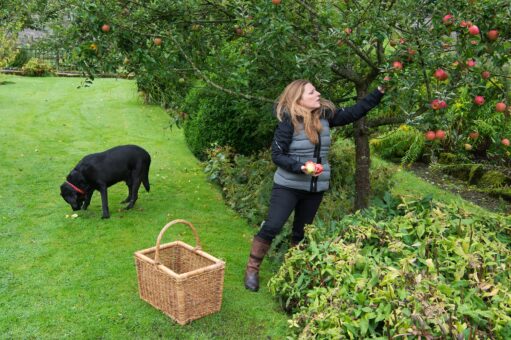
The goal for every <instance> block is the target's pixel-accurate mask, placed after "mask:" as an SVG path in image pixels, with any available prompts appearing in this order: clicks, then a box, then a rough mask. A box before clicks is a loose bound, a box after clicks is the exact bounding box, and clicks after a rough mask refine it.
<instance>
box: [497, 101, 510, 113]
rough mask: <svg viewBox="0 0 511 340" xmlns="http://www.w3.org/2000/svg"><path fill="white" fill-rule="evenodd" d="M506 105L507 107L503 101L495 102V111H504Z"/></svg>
mask: <svg viewBox="0 0 511 340" xmlns="http://www.w3.org/2000/svg"><path fill="white" fill-rule="evenodd" d="M506 107H507V106H506V104H505V103H503V102H500V103H497V104H496V105H495V111H497V112H504V111H506Z"/></svg>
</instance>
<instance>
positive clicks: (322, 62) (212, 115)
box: [54, 0, 511, 209]
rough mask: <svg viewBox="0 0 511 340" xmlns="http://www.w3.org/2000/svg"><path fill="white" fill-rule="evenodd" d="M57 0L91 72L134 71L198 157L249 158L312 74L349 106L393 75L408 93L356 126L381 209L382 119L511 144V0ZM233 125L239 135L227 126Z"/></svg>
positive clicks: (359, 171)
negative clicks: (376, 157)
mask: <svg viewBox="0 0 511 340" xmlns="http://www.w3.org/2000/svg"><path fill="white" fill-rule="evenodd" d="M54 1H55V2H54V4H58V3H61V6H60V7H59V8H60V9H61V12H60V18H61V19H59V22H58V24H59V25H56V26H55V27H54V29H55V33H56V36H60V37H61V39H62V38H66V39H67V41H68V46H69V47H70V48H72V56H73V57H74V58H75V60H76V62H77V63H78V64H79V65H80V66H81V67H82V68H83V69H84V70H85V71H86V72H87V73H88V74H89V76H91V77H92V76H93V75H94V73H95V72H98V71H101V70H115V69H117V68H118V67H119V66H120V65H123V67H124V68H125V69H126V70H127V71H128V72H134V74H135V76H136V79H137V84H138V87H139V89H140V90H141V91H142V94H143V95H144V96H145V98H146V99H147V100H148V101H153V102H158V103H161V105H162V106H164V107H165V108H168V109H169V110H172V111H173V112H175V113H176V119H177V121H181V119H182V118H183V117H187V118H188V122H187V123H186V124H185V134H186V135H187V140H188V142H189V143H191V144H194V143H195V142H194V141H195V140H197V139H203V140H207V143H205V144H203V145H199V146H197V147H196V149H194V148H193V147H192V150H194V151H195V152H196V154H200V151H201V149H203V148H204V147H205V146H207V145H209V143H210V142H212V141H216V142H220V143H223V144H231V145H232V143H237V141H239V140H241V142H240V143H238V144H235V145H234V146H235V148H236V149H237V150H238V152H242V153H247V152H248V153H249V152H253V151H254V150H255V149H257V148H262V147H264V146H265V145H268V142H269V140H270V139H271V130H272V128H273V125H274V121H272V118H271V112H272V105H273V101H274V99H275V97H276V95H277V94H278V93H280V92H281V91H282V89H283V87H284V86H285V85H286V84H287V83H289V81H290V80H292V79H295V78H307V79H310V80H311V81H312V82H313V83H314V84H315V85H316V86H317V87H318V88H319V90H320V91H321V92H322V93H323V95H324V97H326V98H330V99H333V100H334V101H335V102H336V103H337V104H339V105H349V104H352V103H353V100H354V99H360V98H362V97H364V96H365V95H366V94H367V93H368V91H370V90H371V89H373V88H375V87H376V85H377V84H379V83H381V82H384V81H387V82H388V84H389V86H391V87H393V88H394V89H395V90H394V91H390V92H389V93H388V95H387V96H386V98H385V101H384V104H383V106H382V107H381V109H380V110H378V113H377V114H376V113H372V114H371V115H370V116H369V118H366V119H361V120H360V121H358V122H357V123H355V124H354V129H353V133H354V137H355V143H356V191H357V195H356V201H355V207H356V208H357V209H358V208H364V207H367V205H368V199H369V193H370V184H369V164H370V152H369V142H368V141H369V135H370V132H371V131H373V129H374V128H375V127H378V126H383V125H386V124H393V125H396V124H401V123H404V122H406V123H408V124H411V125H415V126H416V127H417V128H418V129H419V130H421V131H426V130H429V129H431V130H432V131H435V132H436V131H438V130H440V131H441V132H439V133H438V138H437V137H436V136H435V139H436V140H437V142H436V143H437V144H442V146H443V147H447V148H451V149H455V148H459V147H460V146H462V145H463V143H462V142H464V141H466V139H467V138H468V137H467V136H468V134H469V132H470V131H472V130H480V131H481V132H484V138H481V139H484V141H481V142H480V144H481V145H486V146H485V147H484V148H485V151H486V150H490V151H491V154H492V155H496V156H504V155H505V152H506V151H507V150H506V149H502V146H504V147H505V145H504V144H501V141H502V140H503V139H505V134H506V133H509V119H506V117H505V115H504V114H503V113H506V112H509V111H508V108H507V104H508V103H509V68H508V67H509V56H510V53H509V52H510V48H511V46H510V45H511V43H510V40H509V39H510V36H511V33H510V29H509V25H508V24H507V23H508V22H509V19H510V18H511V14H510V11H511V9H510V7H511V5H510V3H509V2H508V1H505V0H491V1H484V2H477V1H468V2H452V1H446V0H440V1H429V0H427V1H426V0H422V1H411V0H410V1H388V0H385V1H384V0H381V1H376V0H361V1H350V0H346V1H306V0H295V1H291V0H287V1H270V0H258V1H248V0H238V1H210V0H193V1H174V0H172V1H170V0H168V1H158V2H146V1H138V0H121V1H116V2H100V1H77V0H72V1H65V4H64V2H61V1H59V0H54ZM62 18H64V19H62ZM62 21H65V22H67V23H68V25H61V23H62ZM105 25H106V26H105ZM106 28H108V29H106ZM491 32H493V33H491ZM437 70H440V71H438V72H437ZM483 71H488V72H490V76H489V77H486V76H482V73H481V72H483ZM442 72H443V73H442ZM384 77H385V79H386V80H384ZM476 96H482V97H484V103H482V102H480V100H479V101H478V100H475V97H476ZM497 102H502V103H503V104H504V105H506V108H505V109H504V110H503V112H496V111H497V110H496V103H497ZM194 111H195V112H194ZM498 111H501V110H498ZM198 113H200V114H198ZM488 120H490V121H491V126H492V127H490V126H488V123H485V122H487V121H488ZM219 122H220V123H219ZM222 122H224V123H225V125H223V124H222ZM233 122H234V123H233ZM229 124H231V126H229ZM233 124H234V126H236V127H238V129H235V133H234V135H233V136H229V137H228V138H224V139H222V136H223V135H224V134H222V133H217V134H215V133H213V132H214V131H220V132H226V131H232V129H233ZM495 127H497V128H495ZM187 131H188V133H187ZM443 131H446V132H447V133H444V134H443ZM209 132H211V133H209ZM482 134H483V133H481V135H482ZM239 136H242V138H237V137H239ZM208 138H209V139H208Z"/></svg>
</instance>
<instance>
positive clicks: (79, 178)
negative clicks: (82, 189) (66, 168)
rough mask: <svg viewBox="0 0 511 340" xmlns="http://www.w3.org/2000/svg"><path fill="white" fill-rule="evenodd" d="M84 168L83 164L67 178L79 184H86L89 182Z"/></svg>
mask: <svg viewBox="0 0 511 340" xmlns="http://www.w3.org/2000/svg"><path fill="white" fill-rule="evenodd" d="M83 170H84V167H83V166H80V167H76V168H74V169H73V170H72V171H71V172H70V173H69V175H68V176H67V179H68V180H69V181H71V182H72V183H73V184H75V185H77V186H83V185H84V184H87V181H86V179H85V176H84V175H83V174H84V173H83Z"/></svg>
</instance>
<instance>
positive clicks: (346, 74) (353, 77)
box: [330, 63, 362, 86]
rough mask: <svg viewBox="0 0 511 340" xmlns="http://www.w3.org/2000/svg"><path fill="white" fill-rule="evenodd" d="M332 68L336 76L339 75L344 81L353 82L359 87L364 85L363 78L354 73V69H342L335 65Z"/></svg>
mask: <svg viewBox="0 0 511 340" xmlns="http://www.w3.org/2000/svg"><path fill="white" fill-rule="evenodd" d="M330 68H331V69H332V71H333V72H334V73H335V74H337V75H339V76H340V77H342V78H344V79H347V80H349V81H352V82H353V83H355V84H356V85H357V86H360V85H361V84H362V78H361V77H360V76H359V75H358V74H357V73H356V72H355V71H353V69H351V68H348V67H347V66H342V67H341V66H339V65H337V64H335V63H334V64H332V65H330Z"/></svg>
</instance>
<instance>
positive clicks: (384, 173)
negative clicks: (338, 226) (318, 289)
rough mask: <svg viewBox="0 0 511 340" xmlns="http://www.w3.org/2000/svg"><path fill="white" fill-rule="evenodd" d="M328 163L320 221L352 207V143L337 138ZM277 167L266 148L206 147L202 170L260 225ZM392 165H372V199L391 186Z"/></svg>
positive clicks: (232, 203) (231, 202)
mask: <svg viewBox="0 0 511 340" xmlns="http://www.w3.org/2000/svg"><path fill="white" fill-rule="evenodd" d="M328 157H329V162H330V165H331V171H332V173H331V179H330V189H329V190H328V191H327V192H326V194H325V196H324V198H323V202H322V203H321V206H320V208H319V211H318V214H317V216H318V218H319V219H321V220H332V219H334V220H335V219H340V218H342V217H343V216H345V215H346V214H348V213H350V211H352V209H353V201H354V194H355V180H354V174H355V146H354V144H353V142H352V141H350V140H347V139H339V140H338V141H336V142H335V143H333V144H332V147H331V148H330V153H329V156H328ZM275 169H276V166H275V164H274V163H273V161H272V160H271V154H270V152H269V150H264V151H260V152H259V153H257V154H256V155H252V156H243V155H239V154H235V152H234V150H233V148H230V147H220V146H217V147H215V148H212V149H209V150H208V161H207V163H206V167H205V172H206V173H207V174H208V176H209V179H210V180H211V181H213V182H215V183H216V184H218V185H219V186H220V187H221V188H222V192H223V194H224V198H225V200H226V203H227V204H228V205H229V206H230V207H231V208H232V209H234V210H235V211H237V212H238V213H239V214H240V215H241V216H243V217H245V218H246V219H247V220H248V221H249V223H251V224H253V225H259V224H260V223H261V221H263V220H264V218H266V213H267V210H268V204H269V201H270V192H271V188H272V185H273V175H274V172H275ZM394 171H395V170H393V169H392V168H386V167H384V166H383V165H382V166H375V165H373V166H372V168H371V186H372V189H373V193H372V196H373V198H382V197H383V195H384V193H385V192H386V191H388V190H389V188H390V186H391V182H390V178H392V175H393V172H394Z"/></svg>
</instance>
